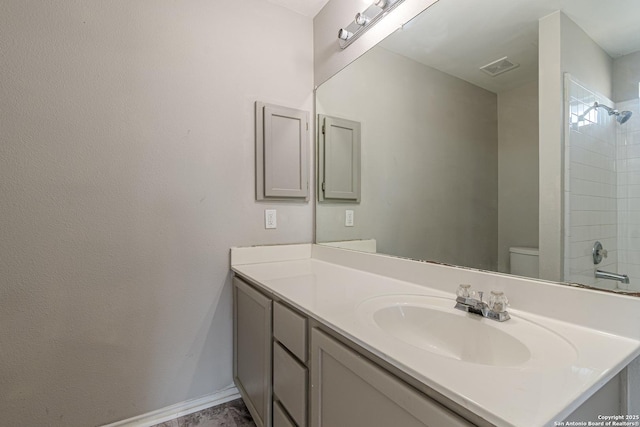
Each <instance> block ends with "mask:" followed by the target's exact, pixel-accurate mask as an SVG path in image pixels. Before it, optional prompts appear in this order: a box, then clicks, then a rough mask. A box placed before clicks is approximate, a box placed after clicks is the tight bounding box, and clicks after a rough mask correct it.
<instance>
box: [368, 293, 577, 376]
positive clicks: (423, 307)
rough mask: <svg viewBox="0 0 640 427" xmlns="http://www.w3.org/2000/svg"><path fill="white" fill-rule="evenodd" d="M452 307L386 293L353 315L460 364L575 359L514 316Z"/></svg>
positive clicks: (565, 345)
mask: <svg viewBox="0 0 640 427" xmlns="http://www.w3.org/2000/svg"><path fill="white" fill-rule="evenodd" d="M454 305H455V302H454V301H453V300H451V299H447V298H439V297H430V296H424V295H388V296H383V297H376V298H372V299H369V300H366V301H364V302H362V303H361V304H360V305H359V306H358V309H357V311H358V316H359V318H360V319H361V320H362V321H364V322H366V323H368V324H369V325H370V326H373V327H375V328H377V329H379V330H381V331H382V332H384V333H385V334H386V335H388V336H389V337H390V338H392V339H395V340H399V341H401V342H403V343H405V344H408V345H410V346H412V347H417V348H419V349H422V350H425V351H428V352H430V353H433V354H436V355H439V356H442V357H447V358H451V359H456V360H460V361H462V362H467V363H475V364H480V365H489V366H501V367H509V366H522V365H526V364H531V363H535V364H541V363H542V364H544V361H545V360H549V361H551V360H552V361H553V365H557V364H558V363H560V364H567V363H571V362H572V361H573V360H575V358H576V356H577V353H576V351H575V349H574V347H573V346H572V345H571V344H570V343H569V342H568V341H566V340H565V339H563V338H562V337H561V336H559V335H557V334H556V333H554V332H552V331H550V330H549V329H546V328H544V327H542V326H540V325H537V324H535V323H533V322H528V321H526V320H523V319H522V318H518V317H514V316H512V318H511V319H510V320H507V321H506V322H497V321H495V320H490V319H485V318H483V317H482V316H479V315H476V314H470V313H465V312H463V311H460V310H456V309H454V308H453V306H454ZM551 356H552V357H551Z"/></svg>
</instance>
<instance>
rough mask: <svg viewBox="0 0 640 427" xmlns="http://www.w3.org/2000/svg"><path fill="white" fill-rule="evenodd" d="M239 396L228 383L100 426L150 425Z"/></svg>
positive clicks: (145, 426)
mask: <svg viewBox="0 0 640 427" xmlns="http://www.w3.org/2000/svg"><path fill="white" fill-rule="evenodd" d="M239 397H240V393H239V392H238V389H237V388H236V387H235V386H234V385H230V386H229V387H226V388H224V389H222V390H219V391H217V392H215V393H212V394H209V395H207V396H202V397H199V398H197V399H191V400H186V401H184V402H180V403H176V404H175V405H171V406H167V407H166V408H162V409H158V410H156V411H152V412H148V413H146V414H142V415H138V416H136V417H133V418H129V419H126V420H122V421H117V422H115V423H112V424H105V425H104V426H102V427H122V426H127V427H151V426H153V425H156V424H160V423H164V422H166V421H169V420H173V419H174V418H179V417H183V416H185V415H189V414H192V413H194V412H198V411H201V410H203V409H207V408H211V407H213V406H218V405H221V404H223V403H226V402H229V401H231V400H235V399H238V398H239Z"/></svg>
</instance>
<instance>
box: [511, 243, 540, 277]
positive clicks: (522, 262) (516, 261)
mask: <svg viewBox="0 0 640 427" xmlns="http://www.w3.org/2000/svg"><path fill="white" fill-rule="evenodd" d="M538 254H539V252H538V248H523V247H513V248H509V261H510V265H511V271H510V273H511V274H515V275H516V276H524V277H534V278H538V275H539V272H538Z"/></svg>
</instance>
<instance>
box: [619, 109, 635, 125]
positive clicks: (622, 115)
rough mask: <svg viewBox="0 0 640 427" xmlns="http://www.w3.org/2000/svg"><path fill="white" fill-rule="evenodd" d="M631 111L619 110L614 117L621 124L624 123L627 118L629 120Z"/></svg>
mask: <svg viewBox="0 0 640 427" xmlns="http://www.w3.org/2000/svg"><path fill="white" fill-rule="evenodd" d="M632 114H633V113H632V112H631V111H621V112H619V113H618V114H617V116H618V117H616V120H617V121H618V123H620V124H623V123H626V122H627V120H629V119H630V118H631V115H632Z"/></svg>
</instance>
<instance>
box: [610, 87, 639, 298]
mask: <svg viewBox="0 0 640 427" xmlns="http://www.w3.org/2000/svg"><path fill="white" fill-rule="evenodd" d="M616 108H617V109H618V110H620V111H625V110H627V111H631V112H632V113H633V115H632V116H631V118H630V119H629V120H628V121H627V122H626V123H624V124H622V125H618V126H616V128H617V129H616V130H617V149H618V156H617V157H618V159H617V168H618V244H619V251H618V269H619V271H620V272H622V273H625V274H628V275H629V282H630V283H629V285H623V284H619V287H620V288H625V289H629V290H632V291H635V292H640V100H639V99H634V100H631V101H625V102H619V103H618V104H616Z"/></svg>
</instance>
